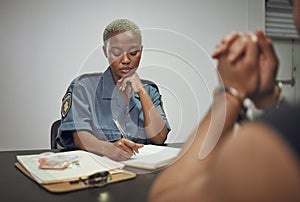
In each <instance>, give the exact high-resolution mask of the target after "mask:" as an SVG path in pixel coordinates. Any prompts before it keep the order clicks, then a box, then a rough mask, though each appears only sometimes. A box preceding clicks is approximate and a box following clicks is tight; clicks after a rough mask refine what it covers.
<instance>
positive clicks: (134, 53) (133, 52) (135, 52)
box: [130, 51, 139, 56]
mask: <svg viewBox="0 0 300 202" xmlns="http://www.w3.org/2000/svg"><path fill="white" fill-rule="evenodd" d="M138 52H139V51H131V52H130V55H131V56H136V54H137V53H138Z"/></svg>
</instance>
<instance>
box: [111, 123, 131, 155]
mask: <svg viewBox="0 0 300 202" xmlns="http://www.w3.org/2000/svg"><path fill="white" fill-rule="evenodd" d="M113 121H114V122H115V124H116V126H117V128H118V130H119V131H120V133H121V136H122V137H123V138H124V139H128V137H127V135H126V133H125V131H124V130H123V128H122V127H121V125H120V123H119V121H118V120H117V119H115V118H113ZM132 153H133V155H136V152H135V151H134V150H133V149H132Z"/></svg>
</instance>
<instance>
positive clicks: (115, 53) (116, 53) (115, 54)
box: [112, 52, 121, 57]
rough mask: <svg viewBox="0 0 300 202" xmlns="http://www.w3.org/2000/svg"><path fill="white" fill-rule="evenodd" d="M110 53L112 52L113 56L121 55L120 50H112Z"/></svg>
mask: <svg viewBox="0 0 300 202" xmlns="http://www.w3.org/2000/svg"><path fill="white" fill-rule="evenodd" d="M112 54H113V55H114V56H115V57H119V56H121V53H120V52H112Z"/></svg>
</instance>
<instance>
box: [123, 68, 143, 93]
mask: <svg viewBox="0 0 300 202" xmlns="http://www.w3.org/2000/svg"><path fill="white" fill-rule="evenodd" d="M118 83H119V86H120V88H119V89H120V90H121V91H125V90H126V88H128V87H131V89H132V90H133V91H134V92H136V93H138V92H139V90H140V89H141V88H142V87H143V84H142V82H141V80H140V78H139V76H138V74H137V73H136V68H135V69H133V70H131V71H130V72H128V74H126V75H125V76H123V77H122V78H121V79H120V80H119V81H118Z"/></svg>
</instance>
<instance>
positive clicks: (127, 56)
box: [103, 31, 142, 82]
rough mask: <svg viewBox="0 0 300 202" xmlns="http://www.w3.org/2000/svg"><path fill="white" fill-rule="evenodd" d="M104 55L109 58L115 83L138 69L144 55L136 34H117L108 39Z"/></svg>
mask: <svg viewBox="0 0 300 202" xmlns="http://www.w3.org/2000/svg"><path fill="white" fill-rule="evenodd" d="M103 49H104V54H105V56H106V57H107V58H108V62H109V64H110V68H111V72H112V75H113V78H114V81H115V82H117V81H118V80H119V79H120V78H121V77H123V76H124V75H126V74H127V73H128V72H129V71H130V70H131V69H133V68H137V67H138V66H139V63H140V59H141V55H142V45H141V39H140V37H139V36H138V34H137V33H135V32H130V31H129V32H122V33H120V32H117V33H114V34H112V36H111V38H109V39H108V41H107V45H106V47H104V48H103Z"/></svg>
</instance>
